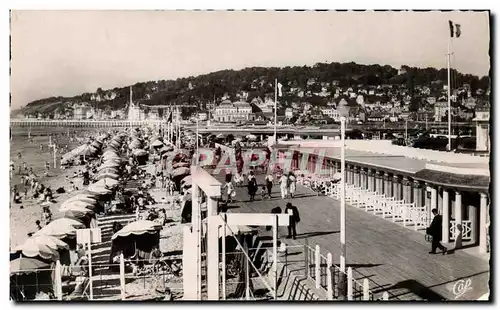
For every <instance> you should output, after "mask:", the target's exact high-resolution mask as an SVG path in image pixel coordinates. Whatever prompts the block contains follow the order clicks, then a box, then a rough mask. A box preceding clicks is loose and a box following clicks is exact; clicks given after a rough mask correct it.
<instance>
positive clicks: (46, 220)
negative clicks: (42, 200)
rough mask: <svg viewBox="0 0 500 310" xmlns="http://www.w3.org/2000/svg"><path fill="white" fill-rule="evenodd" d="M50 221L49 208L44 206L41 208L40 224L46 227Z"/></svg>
mask: <svg viewBox="0 0 500 310" xmlns="http://www.w3.org/2000/svg"><path fill="white" fill-rule="evenodd" d="M51 221H52V213H51V212H50V209H49V207H47V206H45V207H43V211H42V223H43V226H46V225H47V224H49V223H50V222H51Z"/></svg>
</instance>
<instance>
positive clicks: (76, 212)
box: [55, 207, 93, 224]
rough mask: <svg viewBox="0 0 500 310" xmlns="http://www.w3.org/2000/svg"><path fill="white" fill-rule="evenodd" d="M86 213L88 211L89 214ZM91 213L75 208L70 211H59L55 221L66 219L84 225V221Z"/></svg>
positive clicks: (84, 209)
mask: <svg viewBox="0 0 500 310" xmlns="http://www.w3.org/2000/svg"><path fill="white" fill-rule="evenodd" d="M87 211H90V212H91V213H88V212H87ZM92 213H93V211H92V210H90V209H86V208H78V209H77V208H76V207H73V208H71V209H65V210H63V211H59V213H57V214H56V216H55V219H61V218H68V219H72V220H75V221H78V222H80V223H82V224H84V223H85V220H86V219H88V218H89V217H90V216H92Z"/></svg>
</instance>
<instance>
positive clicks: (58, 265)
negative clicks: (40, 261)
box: [55, 260, 62, 300]
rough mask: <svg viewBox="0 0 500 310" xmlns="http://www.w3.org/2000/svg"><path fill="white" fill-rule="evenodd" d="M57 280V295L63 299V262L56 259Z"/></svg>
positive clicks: (58, 298) (59, 298)
mask: <svg viewBox="0 0 500 310" xmlns="http://www.w3.org/2000/svg"><path fill="white" fill-rule="evenodd" d="M55 278H56V279H55V280H56V281H55V282H56V292H55V293H56V297H57V300H62V279H61V262H60V261H59V260H57V261H56V274H55Z"/></svg>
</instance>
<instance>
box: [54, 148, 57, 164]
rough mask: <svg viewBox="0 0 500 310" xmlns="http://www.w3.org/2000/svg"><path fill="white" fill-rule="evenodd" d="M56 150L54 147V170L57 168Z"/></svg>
mask: <svg viewBox="0 0 500 310" xmlns="http://www.w3.org/2000/svg"><path fill="white" fill-rule="evenodd" d="M56 154H57V148H56V146H55V145H54V169H55V168H57V155H56Z"/></svg>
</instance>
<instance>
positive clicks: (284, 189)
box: [280, 174, 288, 199]
mask: <svg viewBox="0 0 500 310" xmlns="http://www.w3.org/2000/svg"><path fill="white" fill-rule="evenodd" d="M280 189H281V198H282V199H285V198H286V197H288V176H287V175H286V174H283V175H282V176H281V178H280Z"/></svg>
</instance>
